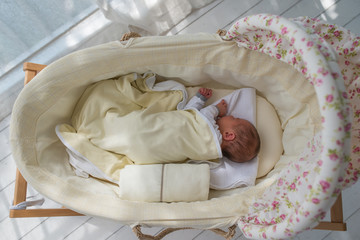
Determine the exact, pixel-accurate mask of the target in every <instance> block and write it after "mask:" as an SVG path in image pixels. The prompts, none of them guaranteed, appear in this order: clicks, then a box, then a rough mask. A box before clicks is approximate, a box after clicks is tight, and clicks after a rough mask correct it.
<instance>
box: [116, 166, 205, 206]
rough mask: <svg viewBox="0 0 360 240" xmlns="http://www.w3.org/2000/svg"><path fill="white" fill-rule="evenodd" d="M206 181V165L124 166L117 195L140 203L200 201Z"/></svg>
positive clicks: (202, 199)
mask: <svg viewBox="0 0 360 240" xmlns="http://www.w3.org/2000/svg"><path fill="white" fill-rule="evenodd" d="M209 182H210V170H209V165H208V164H198V165H195V164H185V163H183V164H149V165H127V166H125V168H124V169H122V170H121V171H120V180H119V195H120V197H121V198H122V199H126V200H131V201H143V202H192V201H204V200H207V199H208V195H209Z"/></svg>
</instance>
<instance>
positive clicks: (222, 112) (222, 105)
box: [216, 99, 227, 117]
mask: <svg viewBox="0 0 360 240" xmlns="http://www.w3.org/2000/svg"><path fill="white" fill-rule="evenodd" d="M216 107H217V109H218V111H219V115H218V117H223V116H225V115H226V113H227V102H226V101H225V100H224V99H222V100H221V101H220V102H219V103H218V104H216Z"/></svg>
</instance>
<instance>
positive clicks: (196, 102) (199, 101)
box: [185, 92, 207, 110]
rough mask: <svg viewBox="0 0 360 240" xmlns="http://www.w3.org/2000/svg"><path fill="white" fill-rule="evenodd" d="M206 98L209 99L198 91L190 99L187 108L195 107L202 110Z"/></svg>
mask: <svg viewBox="0 0 360 240" xmlns="http://www.w3.org/2000/svg"><path fill="white" fill-rule="evenodd" d="M206 100H207V99H206V98H205V97H204V96H202V95H201V94H200V93H199V92H198V93H196V95H195V96H193V97H192V98H191V99H190V100H189V102H188V103H187V104H186V106H185V109H190V108H195V109H197V110H200V109H201V108H203V107H204V105H205V101H206Z"/></svg>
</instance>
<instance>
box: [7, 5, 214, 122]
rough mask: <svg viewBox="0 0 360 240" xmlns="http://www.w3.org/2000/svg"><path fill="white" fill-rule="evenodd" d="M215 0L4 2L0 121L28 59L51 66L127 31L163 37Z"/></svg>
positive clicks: (12, 100)
mask: <svg viewBox="0 0 360 240" xmlns="http://www.w3.org/2000/svg"><path fill="white" fill-rule="evenodd" d="M212 1H214V0H61V1H59V0H11V1H10V0H9V1H2V0H0V120H1V119H3V118H4V117H6V116H8V115H9V114H10V113H11V109H12V105H13V103H14V101H15V99H16V97H17V95H18V93H19V92H20V90H21V89H22V81H23V79H24V73H23V71H22V64H23V63H24V62H25V61H30V62H35V63H41V64H49V63H51V62H53V61H54V60H56V59H58V58H60V57H62V56H63V55H66V54H68V53H69V52H72V51H75V50H78V49H82V48H85V47H91V46H94V45H97V44H101V43H105V42H109V41H114V40H119V39H120V38H121V35H122V34H123V33H125V32H128V31H129V30H130V31H136V32H138V33H140V34H141V35H162V34H163V35H164V33H166V31H168V30H170V29H171V28H172V27H173V26H175V25H176V24H177V23H179V22H180V21H181V20H182V19H184V18H185V17H186V16H188V15H189V14H190V13H191V12H192V11H194V10H196V9H198V8H201V7H203V6H205V5H207V4H208V3H210V2H212Z"/></svg>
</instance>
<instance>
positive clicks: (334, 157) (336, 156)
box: [329, 153, 339, 161]
mask: <svg viewBox="0 0 360 240" xmlns="http://www.w3.org/2000/svg"><path fill="white" fill-rule="evenodd" d="M329 157H330V159H331V160H333V161H336V160H338V159H339V156H338V155H337V154H336V153H332V154H330V155H329Z"/></svg>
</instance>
